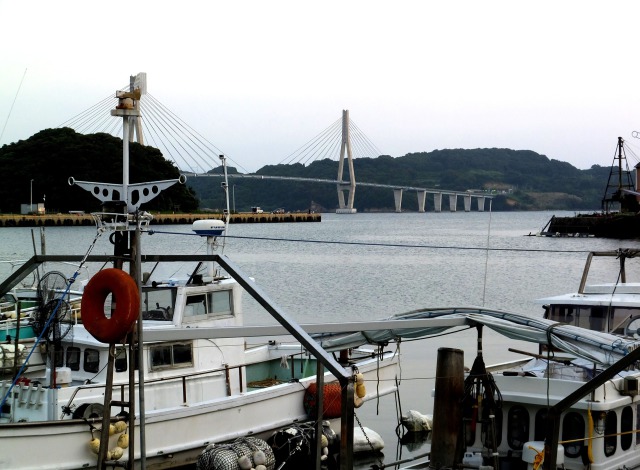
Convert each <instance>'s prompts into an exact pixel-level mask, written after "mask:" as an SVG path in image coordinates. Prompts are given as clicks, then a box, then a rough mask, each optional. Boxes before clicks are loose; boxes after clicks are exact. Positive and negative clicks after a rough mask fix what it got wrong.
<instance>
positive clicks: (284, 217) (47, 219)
mask: <svg viewBox="0 0 640 470" xmlns="http://www.w3.org/2000/svg"><path fill="white" fill-rule="evenodd" d="M202 219H219V220H222V214H219V213H214V214H211V213H202V214H154V215H153V220H152V221H151V224H152V225H178V224H192V223H193V222H195V221H196V220H202ZM321 220H322V216H321V214H319V213H307V212H290V213H285V214H270V213H259V214H256V213H252V212H241V213H238V214H231V218H230V220H229V222H230V223H232V224H253V223H280V222H320V221H321ZM82 225H86V226H90V225H95V222H94V220H93V218H92V217H91V214H78V213H73V214H44V215H21V214H8V215H0V227H57V226H59V227H63V226H64V227H70V226H82Z"/></svg>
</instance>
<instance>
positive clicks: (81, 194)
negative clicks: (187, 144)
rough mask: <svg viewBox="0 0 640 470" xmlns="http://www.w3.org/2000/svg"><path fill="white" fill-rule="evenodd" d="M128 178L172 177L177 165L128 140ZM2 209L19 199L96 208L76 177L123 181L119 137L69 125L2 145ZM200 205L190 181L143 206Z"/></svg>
mask: <svg viewBox="0 0 640 470" xmlns="http://www.w3.org/2000/svg"><path fill="white" fill-rule="evenodd" d="M129 154H130V163H131V164H130V172H129V173H130V174H129V179H130V182H131V183H139V182H144V181H161V180H167V179H176V178H178V176H179V175H180V172H179V171H178V169H177V168H176V167H175V166H174V165H173V164H172V163H171V162H169V161H167V160H165V159H164V158H163V157H162V154H161V153H160V151H159V150H157V149H155V148H153V147H146V146H143V145H139V144H136V143H132V144H131V145H130V147H129ZM0 174H2V176H3V178H4V179H5V184H3V185H0V212H4V213H19V212H20V204H29V203H30V202H31V200H33V204H37V203H41V202H43V199H44V198H45V196H46V200H45V201H44V202H45V207H46V209H47V211H53V212H67V211H70V210H83V211H87V212H89V211H99V210H100V209H101V203H100V201H98V199H96V198H94V197H93V196H92V195H91V194H90V193H88V192H87V191H85V190H84V189H82V188H80V187H79V186H69V184H68V179H69V177H70V176H73V177H74V178H75V179H76V180H78V181H95V182H104V183H121V182H122V139H118V138H116V137H113V136H111V135H109V134H103V133H99V134H87V135H83V134H78V133H77V132H75V131H74V130H73V129H69V128H62V129H46V130H43V131H40V132H38V133H37V134H34V135H33V136H31V137H30V138H29V139H27V140H21V141H19V142H15V143H12V144H8V145H3V146H2V147H0ZM197 207H198V201H197V199H196V198H195V195H194V194H193V193H192V192H191V191H190V190H189V188H188V187H186V186H184V185H180V184H176V185H174V186H172V187H171V188H169V189H167V190H166V191H163V192H162V193H160V195H159V196H157V197H156V198H155V199H154V200H152V201H150V202H149V203H147V204H146V205H145V207H144V209H146V210H167V211H168V210H172V209H178V210H181V211H186V212H190V211H193V210H195V209H196V208H197Z"/></svg>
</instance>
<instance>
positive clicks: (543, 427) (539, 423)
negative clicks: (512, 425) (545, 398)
mask: <svg viewBox="0 0 640 470" xmlns="http://www.w3.org/2000/svg"><path fill="white" fill-rule="evenodd" d="M546 437H547V409H546V408H542V409H540V410H538V411H537V412H536V420H535V425H534V429H533V440H534V441H544V440H545V438H546Z"/></svg>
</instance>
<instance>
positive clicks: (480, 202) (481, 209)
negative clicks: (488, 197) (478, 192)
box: [477, 197, 485, 212]
mask: <svg viewBox="0 0 640 470" xmlns="http://www.w3.org/2000/svg"><path fill="white" fill-rule="evenodd" d="M477 199H478V212H484V200H485V198H483V197H479V198H477Z"/></svg>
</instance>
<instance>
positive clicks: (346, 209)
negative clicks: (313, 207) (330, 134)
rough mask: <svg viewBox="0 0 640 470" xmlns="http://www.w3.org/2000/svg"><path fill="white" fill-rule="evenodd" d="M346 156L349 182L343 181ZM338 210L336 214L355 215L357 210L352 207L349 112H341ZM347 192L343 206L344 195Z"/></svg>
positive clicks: (352, 183)
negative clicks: (345, 157) (345, 158)
mask: <svg viewBox="0 0 640 470" xmlns="http://www.w3.org/2000/svg"><path fill="white" fill-rule="evenodd" d="M345 152H346V154H347V163H348V166H349V180H348V181H344V180H343V177H344V156H345ZM337 180H338V184H337V189H338V209H336V214H355V213H356V212H357V209H354V207H353V199H354V197H355V194H356V176H355V172H354V171H353V155H352V153H351V137H350V134H349V110H348V109H345V110H343V111H342V145H341V146H340V161H339V163H338V179H337ZM345 192H347V203H346V204H345V198H344V193H345Z"/></svg>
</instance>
